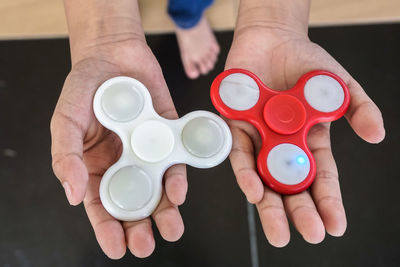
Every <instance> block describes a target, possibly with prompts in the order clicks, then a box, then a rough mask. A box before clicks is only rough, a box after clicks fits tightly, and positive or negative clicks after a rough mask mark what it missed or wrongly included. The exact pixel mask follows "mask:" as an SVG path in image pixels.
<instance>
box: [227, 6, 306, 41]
mask: <svg viewBox="0 0 400 267" xmlns="http://www.w3.org/2000/svg"><path fill="white" fill-rule="evenodd" d="M309 9H310V1H309V0H280V1H272V0H241V1H240V6H239V14H238V18H237V25H236V28H235V35H240V34H241V32H247V31H254V34H270V35H271V37H273V36H275V35H277V37H282V36H281V35H283V37H284V36H297V37H299V38H302V37H305V38H308V37H307V35H308V19H309Z"/></svg>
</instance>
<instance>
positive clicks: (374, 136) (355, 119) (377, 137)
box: [346, 78, 385, 143]
mask: <svg viewBox="0 0 400 267" xmlns="http://www.w3.org/2000/svg"><path fill="white" fill-rule="evenodd" d="M348 87H349V91H350V95H351V100H350V106H349V109H348V111H347V114H346V118H347V120H348V121H349V123H350V125H351V127H352V128H353V129H354V131H355V132H356V133H357V134H358V135H359V136H360V137H361V138H362V139H364V140H365V141H367V142H370V143H379V142H381V141H382V140H383V139H384V138H385V128H384V125H383V118H382V113H381V111H380V110H379V108H378V107H377V106H376V104H375V103H374V102H373V101H372V100H371V99H370V98H369V97H368V95H367V94H366V93H365V91H364V90H363V89H362V88H361V86H360V84H359V83H358V82H356V81H355V80H354V79H352V78H351V79H350V82H349V83H348Z"/></svg>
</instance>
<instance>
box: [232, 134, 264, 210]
mask: <svg viewBox="0 0 400 267" xmlns="http://www.w3.org/2000/svg"><path fill="white" fill-rule="evenodd" d="M231 132H232V137H233V138H232V151H231V153H230V155H229V159H230V161H231V165H232V169H233V172H234V174H235V177H236V180H237V182H238V184H239V187H240V189H241V190H242V191H243V193H244V194H245V195H246V198H247V201H249V202H250V203H258V202H259V201H261V199H262V198H263V193H264V185H263V183H262V182H261V179H260V177H259V176H258V173H257V171H256V165H255V159H254V157H255V154H254V147H253V143H252V141H251V139H250V137H249V136H248V135H247V133H246V132H244V131H243V130H242V129H240V128H238V127H231Z"/></svg>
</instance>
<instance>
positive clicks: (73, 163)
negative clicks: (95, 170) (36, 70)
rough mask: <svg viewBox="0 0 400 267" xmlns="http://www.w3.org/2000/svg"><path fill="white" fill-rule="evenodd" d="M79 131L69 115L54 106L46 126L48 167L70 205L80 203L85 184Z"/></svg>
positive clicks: (86, 179) (76, 123)
mask: <svg viewBox="0 0 400 267" xmlns="http://www.w3.org/2000/svg"><path fill="white" fill-rule="evenodd" d="M83 129H84V128H83V127H82V126H81V124H80V123H79V122H78V121H76V120H75V119H74V118H73V117H72V116H70V115H68V114H66V113H63V112H62V110H61V109H60V108H59V107H56V110H55V111H54V114H53V117H52V120H51V123H50V131H51V154H52V167H53V171H54V174H55V175H56V176H57V178H58V179H59V180H60V182H61V184H62V186H63V187H64V190H65V194H66V196H67V199H68V202H69V203H70V204H71V205H78V204H79V203H81V202H82V200H83V198H84V197H85V193H86V188H87V183H88V171H87V168H86V166H85V164H84V162H83V160H82V154H83V137H84V135H85V133H84V130H83Z"/></svg>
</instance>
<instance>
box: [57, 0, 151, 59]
mask: <svg viewBox="0 0 400 267" xmlns="http://www.w3.org/2000/svg"><path fill="white" fill-rule="evenodd" d="M64 4H65V12H66V17H67V22H68V31H69V39H70V40H69V41H70V49H71V61H72V65H74V64H75V62H79V61H82V60H85V59H86V58H100V59H101V58H102V55H104V54H106V55H105V56H108V55H107V54H108V52H109V51H108V50H109V49H112V48H113V47H115V46H116V45H119V46H124V45H125V44H127V43H130V44H131V43H139V44H140V43H143V44H146V41H145V36H144V31H143V28H142V25H141V20H140V14H139V8H138V4H137V1H132V0H120V1H118V2H114V1H101V2H99V1H97V0H88V1H85V2H82V1H77V0H65V2H64Z"/></svg>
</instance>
